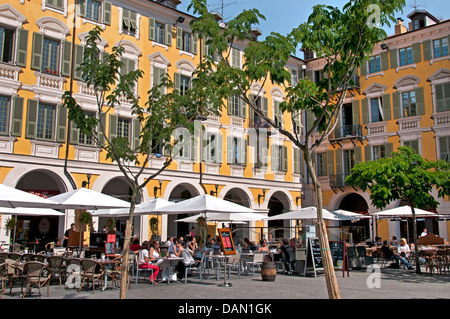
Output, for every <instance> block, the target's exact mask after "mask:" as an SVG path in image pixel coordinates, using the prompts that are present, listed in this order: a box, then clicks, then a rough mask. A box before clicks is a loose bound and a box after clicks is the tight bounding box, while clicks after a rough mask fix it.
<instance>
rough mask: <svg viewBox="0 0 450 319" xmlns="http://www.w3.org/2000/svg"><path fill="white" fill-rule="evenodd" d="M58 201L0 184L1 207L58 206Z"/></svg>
mask: <svg viewBox="0 0 450 319" xmlns="http://www.w3.org/2000/svg"><path fill="white" fill-rule="evenodd" d="M57 206H58V204H57V203H55V202H54V201H52V200H50V199H46V198H43V197H40V196H37V195H33V194H30V193H27V192H24V191H21V190H20V189H16V188H14V187H9V186H6V185H3V184H0V207H9V208H15V207H36V208H38V207H44V208H56V207H57Z"/></svg>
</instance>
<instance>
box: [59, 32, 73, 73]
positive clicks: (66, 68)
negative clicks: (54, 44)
mask: <svg viewBox="0 0 450 319" xmlns="http://www.w3.org/2000/svg"><path fill="white" fill-rule="evenodd" d="M71 68H72V42H69V41H66V40H63V42H62V66H61V75H63V76H70V71H71Z"/></svg>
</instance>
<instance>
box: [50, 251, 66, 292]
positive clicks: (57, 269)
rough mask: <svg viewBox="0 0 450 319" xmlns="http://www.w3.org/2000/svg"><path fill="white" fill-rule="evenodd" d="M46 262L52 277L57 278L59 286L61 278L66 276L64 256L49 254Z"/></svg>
mask: <svg viewBox="0 0 450 319" xmlns="http://www.w3.org/2000/svg"><path fill="white" fill-rule="evenodd" d="M47 263H48V266H49V267H50V269H51V270H52V278H51V279H53V278H54V277H58V278H59V286H60V287H61V282H62V278H63V277H64V278H65V277H66V271H67V268H66V265H65V258H64V257H61V256H49V257H47Z"/></svg>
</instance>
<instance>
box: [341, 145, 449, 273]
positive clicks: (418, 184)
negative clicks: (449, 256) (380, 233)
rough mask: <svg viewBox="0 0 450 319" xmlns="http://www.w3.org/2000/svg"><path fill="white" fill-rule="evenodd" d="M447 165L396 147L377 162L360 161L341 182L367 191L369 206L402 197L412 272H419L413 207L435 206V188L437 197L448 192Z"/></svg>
mask: <svg viewBox="0 0 450 319" xmlns="http://www.w3.org/2000/svg"><path fill="white" fill-rule="evenodd" d="M449 182H450V164H449V162H446V161H443V160H439V161H431V160H427V159H424V158H423V157H422V156H420V155H419V154H417V153H416V152H415V151H414V150H413V149H412V148H410V147H403V146H402V147H399V148H398V151H397V152H394V153H392V156H390V157H385V158H381V159H379V160H377V161H369V162H362V163H359V164H357V165H355V167H354V168H353V169H352V173H351V174H350V175H349V176H347V178H346V179H345V183H347V184H348V185H353V186H358V187H360V188H361V189H362V190H364V191H366V190H369V192H370V199H371V200H372V205H373V206H375V207H377V208H379V209H383V208H384V207H386V206H387V205H389V203H391V202H393V201H396V200H406V201H407V202H408V203H409V206H411V212H412V215H413V217H412V218H413V236H414V247H415V258H416V265H417V266H416V272H417V273H420V263H419V247H418V245H417V222H416V214H415V211H414V208H415V207H417V208H427V207H434V208H436V207H437V205H439V202H438V201H437V200H436V199H435V198H434V196H433V195H432V194H431V192H432V190H433V189H434V188H435V189H437V190H438V191H439V196H444V195H448V194H449V193H450V188H449V187H448V185H449Z"/></svg>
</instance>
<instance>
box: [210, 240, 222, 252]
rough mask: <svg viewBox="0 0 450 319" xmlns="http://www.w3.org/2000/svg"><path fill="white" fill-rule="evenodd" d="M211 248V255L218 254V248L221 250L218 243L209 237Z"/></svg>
mask: <svg viewBox="0 0 450 319" xmlns="http://www.w3.org/2000/svg"><path fill="white" fill-rule="evenodd" d="M211 249H212V250H213V255H219V254H220V250H221V247H220V244H219V243H218V241H217V240H215V239H214V238H213V239H211Z"/></svg>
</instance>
